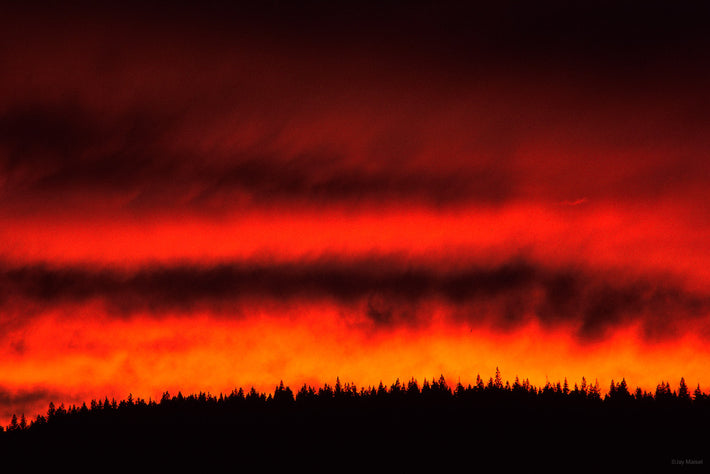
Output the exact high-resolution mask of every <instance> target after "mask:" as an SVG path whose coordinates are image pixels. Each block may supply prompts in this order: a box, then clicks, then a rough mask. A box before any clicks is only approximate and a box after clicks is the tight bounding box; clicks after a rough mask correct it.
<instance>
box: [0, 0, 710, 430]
mask: <svg viewBox="0 0 710 474" xmlns="http://www.w3.org/2000/svg"><path fill="white" fill-rule="evenodd" d="M640 8H641V7H638V6H635V7H633V8H631V5H625V4H624V3H615V4H614V6H611V5H607V6H603V5H602V6H599V5H597V6H595V7H576V8H573V7H569V6H564V5H561V4H557V3H556V2H547V3H543V4H538V5H536V6H534V7H533V6H530V7H520V6H517V7H513V6H511V5H503V6H492V5H480V6H477V7H471V6H461V5H458V4H456V3H452V4H451V5H449V4H447V5H446V6H441V4H439V6H436V7H434V6H432V5H429V4H428V3H427V2H423V3H421V4H418V5H416V6H409V7H407V8H402V6H401V5H397V4H396V2H393V3H392V4H386V5H384V6H383V5H380V6H376V4H375V3H373V4H369V3H354V2H353V3H348V4H347V5H345V6H342V5H341V6H339V7H338V8H334V7H328V5H327V4H324V3H321V2H312V3H309V4H308V5H307V6H304V7H280V8H279V7H274V8H270V7H269V8H267V7H264V8H258V7H253V8H251V9H248V10H245V9H243V8H242V7H235V6H230V5H228V4H226V3H219V2H214V3H209V4H206V5H204V6H203V7H200V8H199V9H197V8H195V7H182V6H175V7H174V8H171V9H170V10H169V11H166V10H164V9H163V8H162V7H161V5H160V4H149V5H146V4H143V5H141V6H138V5H133V4H125V5H122V6H121V7H116V8H108V7H106V8H104V7H102V8H101V9H99V8H97V7H91V6H87V5H83V4H81V3H77V4H76V5H75V6H74V7H72V8H69V9H64V10H61V11H60V10H50V9H42V8H38V9H34V10H32V9H30V8H29V7H26V6H25V7H16V9H15V10H12V9H10V11H9V12H8V14H7V15H3V18H2V19H1V20H0V31H1V33H0V67H1V68H2V70H3V71H5V72H4V73H3V74H2V75H0V342H1V344H0V357H1V360H3V361H4V363H3V364H2V365H0V419H1V420H6V419H9V416H10V415H11V414H12V413H20V412H25V413H26V414H27V415H28V416H34V415H35V414H37V413H40V412H44V411H46V406H47V404H48V403H49V402H50V401H54V402H55V403H57V404H58V403H62V402H63V403H65V404H71V403H81V402H82V401H87V400H90V399H91V398H95V397H100V398H103V397H104V396H108V397H109V398H111V397H116V398H117V399H120V398H125V397H126V396H127V395H128V393H133V395H134V396H141V397H145V398H148V397H153V398H155V397H159V396H160V394H161V393H162V392H163V391H165V390H170V391H171V392H176V391H178V390H182V391H183V393H189V392H193V391H199V390H203V391H210V392H212V393H218V392H220V391H222V392H229V391H231V390H232V389H233V388H235V387H238V386H243V387H245V388H247V387H250V386H252V385H253V386H255V387H257V388H258V389H260V390H265V391H270V390H273V387H274V386H276V385H277V384H278V383H279V381H280V380H283V381H284V383H286V384H288V385H291V386H292V387H298V386H300V385H301V384H303V383H311V384H322V383H333V382H334V381H335V378H336V377H340V378H341V380H343V381H350V382H354V383H355V384H357V385H358V386H367V385H374V384H378V383H379V381H380V380H382V381H383V382H384V383H392V382H394V379H395V378H397V377H399V378H400V379H401V380H408V379H409V378H412V377H415V378H417V379H418V380H419V381H422V380H423V379H424V378H425V377H426V378H429V379H431V378H432V377H438V376H439V374H444V375H445V376H446V377H447V378H448V379H449V380H450V381H452V382H454V381H456V380H458V379H459V378H460V379H461V381H462V382H464V383H468V382H472V381H473V380H475V377H476V375H477V374H479V373H480V374H481V376H482V377H484V378H487V377H489V376H491V375H493V373H494V372H495V368H496V366H498V367H500V369H501V371H502V374H503V377H504V378H508V379H510V380H511V381H512V380H513V379H514V377H515V376H516V375H518V376H520V377H522V378H529V379H530V381H531V382H532V383H533V384H536V385H542V384H544V383H545V382H546V380H548V379H549V380H550V381H552V382H556V381H557V380H561V379H563V378H564V377H568V379H569V380H570V382H571V383H574V382H579V381H581V378H582V377H583V376H584V377H586V379H587V380H588V381H594V380H595V379H598V380H599V383H600V385H601V386H602V387H603V388H606V387H607V386H608V383H609V381H610V379H612V378H613V379H616V380H620V379H621V378H622V377H625V378H626V380H627V382H628V383H629V384H630V385H631V386H632V387H635V386H637V385H638V386H641V387H642V388H644V389H647V390H653V389H655V385H656V384H657V383H658V382H660V381H662V380H668V381H670V382H671V383H672V384H677V382H678V380H679V379H680V377H685V378H686V381H688V383H689V384H691V385H692V386H694V385H695V384H700V385H701V388H703V389H704V390H707V387H708V385H710V376H709V375H708V373H707V370H705V368H706V367H707V366H708V364H710V354H709V349H708V340H710V324H709V323H710V319H709V316H710V311H709V308H710V288H709V287H708V281H709V278H710V270H709V269H710V256H709V255H708V244H707V242H708V241H710V240H709V238H710V213H709V212H708V210H709V209H708V204H707V202H708V198H709V197H710V191H708V186H707V183H708V182H709V178H710V156H709V154H710V152H709V151H708V150H710V133H709V131H710V128H709V126H710V113H709V112H708V110H709V109H708V105H709V104H710V95H709V94H708V92H707V87H706V85H707V83H708V79H710V77H708V76H710V74H709V70H708V68H707V65H706V64H705V63H706V61H703V60H702V58H703V54H704V51H706V50H707V46H708V43H709V41H708V38H707V33H706V32H705V29H704V28H703V25H702V24H700V22H699V21H698V20H697V19H698V18H700V17H701V16H699V14H698V12H694V11H689V10H685V11H683V9H682V8H681V7H679V6H675V7H673V8H670V7H669V6H668V5H665V4H664V3H663V2H658V3H657V4H656V3H654V4H652V5H649V6H646V7H644V8H645V10H644V9H640ZM3 423H4V421H3Z"/></svg>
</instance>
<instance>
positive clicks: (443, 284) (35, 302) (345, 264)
mask: <svg viewBox="0 0 710 474" xmlns="http://www.w3.org/2000/svg"><path fill="white" fill-rule="evenodd" d="M92 302H99V303H101V304H104V305H105V306H106V309H107V311H108V313H109V314H111V315H114V316H117V317H130V316H131V315H133V314H140V315H141V317H144V316H150V315H152V316H154V317H160V316H161V315H164V314H168V313H181V314H190V313H192V312H194V311H195V310H197V309H201V310H207V311H211V312H213V314H216V315H221V316H224V317H239V315H240V314H243V310H244V309H246V308H249V307H255V306H258V305H261V304H277V305H284V304H285V305H287V306H288V305H291V304H292V303H304V302H305V303H306V304H320V303H330V304H336V305H339V306H345V307H350V308H353V309H355V310H357V311H361V312H362V313H363V314H364V315H366V316H367V317H368V318H369V319H370V321H371V322H372V323H373V324H374V325H375V327H383V328H384V327H390V326H396V325H398V324H405V325H406V324H409V325H411V324H414V325H418V324H422V323H426V321H427V320H428V317H429V316H428V311H427V305H430V304H434V305H441V304H443V305H444V307H446V308H449V309H452V315H453V316H452V317H454V318H455V319H457V320H459V322H461V323H464V322H468V323H470V324H472V325H479V324H493V325H495V326H497V327H500V328H512V327H516V326H518V325H520V324H523V323H525V322H527V321H528V320H529V319H530V318H535V319H537V320H538V321H539V322H541V323H542V324H543V325H546V326H549V327H555V326H558V325H566V326H572V327H574V328H576V330H577V331H578V334H579V335H580V337H584V338H599V337H602V336H603V335H604V334H606V331H607V330H608V329H610V328H612V327H616V326H627V325H629V324H635V323H640V324H641V325H642V327H643V329H644V330H645V332H646V335H647V336H648V337H653V338H658V337H665V336H672V335H675V334H676V332H677V330H678V328H679V325H681V324H685V323H687V322H689V321H696V322H699V323H701V324H705V321H706V319H707V317H708V312H709V310H710V296H708V295H705V294H698V293H696V292H692V291H686V290H684V289H683V287H682V285H680V284H677V283H674V282H670V281H666V280H664V279H661V278H655V279H654V278H650V277H640V278H639V277H636V278H634V277H631V276H623V275H620V274H618V273H616V274H605V273H601V272H594V271H591V270H580V269H564V268H549V267H546V266H544V265H538V264H534V263H532V262H528V261H521V260H515V261H510V262H508V263H504V264H500V265H480V266H476V265H472V266H467V267H458V268H447V267H437V266H432V265H426V264H417V263H412V262H406V261H402V260H398V259H394V258H382V259H376V258H372V259H360V260H355V261H353V260H349V261H348V260H343V259H337V258H332V259H321V260H314V261H303V262H296V263H258V262H237V263H225V264H220V265H215V266H200V265H174V266H166V265H163V266H145V267H141V268H138V269H134V270H117V269H108V268H98V269H96V268H86V267H50V266H45V265H32V266H24V267H11V266H4V267H3V268H2V270H1V271H0V305H1V307H2V310H3V312H5V313H6V314H14V315H15V317H17V316H18V315H20V314H25V315H28V314H29V313H30V312H32V311H39V312H42V311H46V310H48V309H51V308H63V307H76V306H77V305H85V304H89V303H92ZM295 307H297V306H294V308H295ZM430 307H431V306H429V308H430Z"/></svg>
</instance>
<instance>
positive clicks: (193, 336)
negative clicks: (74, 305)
mask: <svg viewBox="0 0 710 474" xmlns="http://www.w3.org/2000/svg"><path fill="white" fill-rule="evenodd" d="M9 340H15V341H16V343H15V345H14V346H12V345H11V346H10V347H9V348H8V346H6V347H5V349H4V350H3V353H2V358H3V360H4V361H6V363H5V364H3V366H2V368H1V369H0V378H1V379H2V380H3V381H4V383H5V387H7V388H9V389H11V390H13V389H14V390H31V389H40V388H41V389H47V390H48V391H49V393H56V394H62V395H61V396H59V395H57V396H56V397H50V398H43V399H41V400H35V401H33V402H32V403H26V404H21V405H15V406H12V407H7V408H6V409H5V411H4V412H3V413H2V416H3V418H4V419H5V421H7V420H9V417H10V416H11V414H12V413H13V412H14V413H18V412H19V411H23V412H25V413H26V415H28V416H35V415H36V414H41V413H44V412H46V407H47V404H48V403H49V402H50V401H53V402H54V403H55V404H57V405H58V404H59V403H65V404H67V405H69V404H81V402H82V401H85V402H88V401H89V400H90V399H91V398H96V399H98V398H100V399H103V398H104V397H106V396H108V397H109V399H110V398H114V397H115V398H116V399H119V400H120V399H123V398H125V397H126V396H127V395H128V393H132V394H133V396H134V397H142V398H145V399H148V398H153V399H159V398H160V395H161V394H162V393H163V392H164V391H166V390H167V391H169V392H170V393H171V394H176V393H177V392H178V391H181V392H182V393H183V394H189V393H196V392H199V391H204V392H210V393H212V394H218V393H229V392H231V390H232V389H234V388H238V387H243V388H244V389H245V390H247V389H248V388H250V387H252V386H253V387H255V388H256V389H257V390H259V391H262V392H266V393H270V392H273V389H274V387H275V386H276V385H277V384H278V383H279V381H280V380H283V381H284V383H285V384H286V385H289V386H291V387H292V389H294V391H296V390H297V389H298V388H300V386H301V385H302V384H304V383H306V384H309V385H312V386H316V387H317V386H321V385H322V384H324V383H328V384H331V385H332V384H333V383H334V382H335V379H336V377H339V378H340V380H341V382H342V383H346V382H350V383H355V384H356V385H357V386H358V387H368V386H377V385H378V384H379V382H380V381H382V382H383V383H385V384H386V385H389V384H391V383H393V382H394V381H395V379H397V378H399V380H400V381H401V382H405V381H408V380H410V379H411V378H415V379H416V380H417V381H418V382H419V383H420V385H421V383H422V381H423V380H424V379H425V378H426V379H429V380H431V379H432V378H435V377H437V378H438V376H439V375H444V377H445V378H446V380H447V382H448V383H449V384H450V385H451V386H453V385H454V384H455V383H457V382H458V381H459V380H460V381H461V383H462V384H464V385H467V384H469V383H470V384H473V383H474V382H475V378H476V375H477V374H480V375H481V377H482V378H484V380H485V381H487V380H488V378H489V377H491V376H493V375H494V373H495V369H496V367H499V368H500V370H501V372H502V375H503V379H504V380H508V381H510V383H511V384H512V382H513V381H514V379H515V377H516V376H519V377H520V378H521V380H524V379H526V378H527V379H529V380H530V382H531V383H532V384H533V385H535V386H539V387H541V386H544V384H545V383H546V382H547V381H549V382H551V383H556V382H558V381H562V380H564V378H565V377H567V379H568V382H569V385H570V387H573V385H574V384H575V383H578V384H579V383H580V382H581V378H582V377H583V376H584V377H585V378H586V380H587V383H588V384H593V383H594V382H595V380H598V381H599V384H600V387H601V390H602V393H605V392H606V390H607V389H608V386H609V383H610V380H611V379H614V380H616V381H617V382H618V381H620V380H621V378H622V377H623V378H625V379H626V381H627V383H628V384H629V386H630V387H631V388H635V387H636V386H639V387H641V388H642V389H644V390H648V391H653V390H654V389H655V387H656V384H657V383H659V382H661V381H669V382H671V385H672V386H674V385H677V383H678V380H676V378H679V377H680V376H683V377H685V379H686V382H687V383H688V385H689V386H691V387H694V386H695V385H696V384H700V386H701V387H703V388H705V389H706V388H707V387H708V386H710V378H708V374H707V370H706V367H707V365H708V364H709V363H710V351H708V349H707V345H706V344H703V343H702V341H701V340H699V339H698V338H696V337H693V336H691V335H686V336H684V337H683V338H682V340H680V341H678V340H676V341H672V342H667V343H663V342H658V343H653V344H651V343H648V342H644V341H643V340H642V339H640V338H639V337H638V333H637V330H636V328H634V327H627V328H625V329H617V330H616V331H615V332H614V334H613V335H612V336H611V337H609V338H607V339H605V340H604V341H601V342H589V343H587V342H584V341H580V340H578V339H576V338H575V337H573V336H572V334H571V331H570V328H564V327H558V328H556V329H553V330H550V329H543V328H541V327H540V326H539V325H537V324H534V323H529V324H527V325H525V326H522V327H519V328H516V329H515V330H510V331H496V330H493V329H490V328H470V327H469V326H467V325H465V324H456V323H452V322H451V321H448V320H447V319H446V318H445V317H444V315H443V314H441V315H439V316H436V317H435V318H434V319H433V320H432V322H431V323H430V324H427V325H426V326H422V327H404V326H398V327H393V328H390V329H378V330H373V327H372V326H371V324H370V323H369V322H368V321H365V320H363V319H362V317H359V316H357V315H356V314H349V315H348V314H345V315H344V314H343V313H342V311H341V310H339V309H338V308H329V307H323V306H308V305H303V306H300V307H296V308H293V310H291V311H285V312H283V313H278V312H273V311H262V312H258V311H257V312H254V313H253V314H250V315H248V316H247V317H245V318H243V319H240V320H230V319H224V318H221V319H220V318H215V317H211V316H209V315H202V316H196V315H193V316H191V317H190V318H186V317H180V316H171V317H165V318H163V319H154V318H147V319H145V318H138V317H136V318H129V319H125V320H116V319H113V320H108V319H102V318H98V319H95V318H91V319H89V312H88V311H87V313H86V314H78V315H77V314H75V315H72V316H69V315H62V314H53V315H45V316H43V317H42V318H41V319H39V320H38V321H36V322H35V324H33V325H32V326H31V328H27V329H25V330H18V331H17V332H15V333H13V334H10V335H9ZM13 347H14V349H13ZM18 347H21V349H17V348H18ZM679 367H682V368H683V370H682V371H679V370H678V368H679Z"/></svg>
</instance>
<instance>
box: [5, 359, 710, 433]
mask: <svg viewBox="0 0 710 474" xmlns="http://www.w3.org/2000/svg"><path fill="white" fill-rule="evenodd" d="M477 403H478V404H483V405H489V404H492V403H493V404H500V403H509V404H514V405H519V407H523V406H526V405H528V404H533V405H534V404H537V405H539V407H542V406H547V407H554V406H555V405H559V407H560V408H564V407H576V408H585V409H589V410H593V409H595V408H596V409H603V407H606V408H612V407H619V406H620V404H622V406H624V408H626V409H629V410H633V409H650V408H653V407H656V408H663V409H671V410H673V409H683V408H688V407H690V406H694V407H696V408H703V409H710V395H709V394H706V393H704V392H703V391H702V390H701V389H700V386H699V385H698V386H697V387H696V388H695V389H694V390H693V392H692V393H691V391H690V389H689V387H688V386H687V384H686V382H685V379H684V378H681V379H680V383H679V385H678V388H677V390H676V389H673V388H671V385H670V384H669V383H668V382H661V383H659V384H658V385H657V386H656V389H655V391H654V392H649V391H645V390H642V389H641V388H636V389H635V390H633V391H632V390H630V389H629V387H628V385H627V383H626V380H625V379H622V380H621V381H620V382H615V381H614V380H612V381H611V385H610V386H609V388H608V390H606V391H605V392H604V393H603V394H602V390H601V388H600V386H599V383H598V381H595V382H594V383H593V384H590V383H588V382H587V380H586V379H585V378H584V377H583V378H582V380H581V383H580V384H577V383H575V384H574V386H573V387H570V385H569V383H568V381H567V379H566V378H565V379H564V381H563V382H557V383H556V384H552V383H549V382H548V383H547V384H545V385H544V386H541V387H536V386H534V385H533V384H531V383H530V381H529V380H528V379H525V380H522V381H521V380H520V379H519V378H518V377H516V378H515V381H514V382H513V383H512V384H511V383H510V382H509V381H506V382H503V380H502V378H501V374H500V371H499V370H498V369H497V370H496V375H495V377H490V378H489V379H488V381H487V382H484V380H483V379H482V378H481V377H480V375H478V376H477V377H476V382H475V384H473V385H472V384H468V385H465V386H464V385H462V384H461V383H460V382H458V383H456V384H455V385H453V386H450V385H449V383H448V382H447V381H446V380H445V378H444V377H443V375H442V376H440V377H439V378H438V379H432V380H431V381H428V380H427V379H424V381H423V383H422V384H421V386H420V384H419V383H418V382H417V380H416V379H410V380H409V381H408V382H406V383H402V382H400V380H399V379H397V380H396V381H395V382H394V383H392V384H391V385H389V386H386V385H384V384H383V383H382V382H380V384H379V386H377V387H374V386H368V387H367V388H365V387H361V388H359V389H358V388H357V386H356V385H355V384H351V383H345V384H341V382H340V379H339V378H338V379H337V380H336V382H335V385H333V386H331V385H329V384H327V383H326V384H324V385H323V386H322V387H319V388H314V387H312V386H309V385H306V384H304V385H302V386H301V388H300V389H299V390H298V391H297V392H295V393H294V391H293V390H292V389H291V388H290V387H288V386H285V385H284V384H283V382H281V383H280V384H279V385H278V386H277V387H276V388H275V390H274V392H273V394H271V393H269V394H266V393H260V392H257V391H256V390H255V389H254V388H253V387H252V388H251V389H250V390H248V391H244V389H242V388H239V389H234V390H233V391H232V392H231V393H229V394H222V393H220V394H219V395H212V394H210V393H203V392H200V393H198V394H191V395H187V396H185V395H183V394H182V393H178V394H176V395H170V394H169V393H168V392H164V393H163V395H162V397H161V398H160V400H153V399H148V400H145V399H142V398H133V396H132V395H129V396H128V398H127V399H125V400H121V401H116V400H115V399H111V400H109V399H108V398H107V397H106V398H105V399H104V400H92V401H91V402H90V404H89V405H87V404H86V403H83V404H82V405H81V406H77V405H70V406H69V407H65V406H64V404H60V405H59V406H56V405H55V404H54V403H50V404H49V409H48V411H47V414H46V415H41V414H39V415H36V418H34V419H32V420H29V421H28V420H27V419H26V418H25V415H24V414H21V415H20V417H18V416H17V415H13V417H12V420H11V421H10V424H9V425H7V427H6V428H5V431H7V433H15V432H21V431H28V430H29V431H32V430H40V429H42V428H43V427H44V426H46V425H47V424H51V425H55V424H56V425H65V424H69V425H72V424H84V423H131V424H135V423H140V422H141V419H143V418H145V420H146V421H150V422H155V421H161V422H165V423H190V422H192V423H200V424H204V423H212V422H214V423H219V424H224V423H228V422H230V420H231V418H230V416H231V415H235V414H240V415H244V414H245V413H248V412H254V413H256V412H263V411H264V410H270V409H274V410H280V411H283V410H284V409H293V410H298V409H299V408H303V409H305V408H319V409H333V408H338V409H348V408H352V409H355V408H357V407H358V406H359V407H361V408H364V407H369V408H376V407H377V405H380V404H386V405H387V406H388V407H389V408H394V407H396V406H397V405H401V408H404V407H415V406H416V405H421V407H422V408H423V407H426V406H432V407H435V406H437V405H439V406H441V407H443V406H445V405H448V404H454V405H461V404H472V405H471V407H475V404H477ZM2 431H3V428H2V427H1V426H0V432H2Z"/></svg>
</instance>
